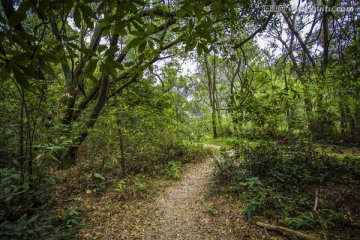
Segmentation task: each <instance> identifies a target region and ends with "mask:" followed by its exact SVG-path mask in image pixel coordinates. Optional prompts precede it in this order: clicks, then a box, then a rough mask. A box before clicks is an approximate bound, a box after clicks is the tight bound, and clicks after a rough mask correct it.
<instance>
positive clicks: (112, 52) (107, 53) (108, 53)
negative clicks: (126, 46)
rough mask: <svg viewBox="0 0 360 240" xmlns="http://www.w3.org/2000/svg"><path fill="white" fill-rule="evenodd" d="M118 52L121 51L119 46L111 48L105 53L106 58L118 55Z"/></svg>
mask: <svg viewBox="0 0 360 240" xmlns="http://www.w3.org/2000/svg"><path fill="white" fill-rule="evenodd" d="M118 50H119V49H118V47H117V46H112V47H110V48H109V49H108V50H106V51H105V54H104V56H106V57H107V56H110V55H112V54H114V53H116V52H117V51H118Z"/></svg>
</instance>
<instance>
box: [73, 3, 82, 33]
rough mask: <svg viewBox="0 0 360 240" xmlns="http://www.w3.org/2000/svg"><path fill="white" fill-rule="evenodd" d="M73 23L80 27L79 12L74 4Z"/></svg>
mask: <svg viewBox="0 0 360 240" xmlns="http://www.w3.org/2000/svg"><path fill="white" fill-rule="evenodd" d="M74 23H75V26H76V27H78V28H80V27H81V14H80V9H79V7H78V6H76V7H75V9H74Z"/></svg>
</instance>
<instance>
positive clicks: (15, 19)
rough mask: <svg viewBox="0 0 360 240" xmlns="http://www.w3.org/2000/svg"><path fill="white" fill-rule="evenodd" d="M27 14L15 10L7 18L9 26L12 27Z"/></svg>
mask: <svg viewBox="0 0 360 240" xmlns="http://www.w3.org/2000/svg"><path fill="white" fill-rule="evenodd" d="M26 17H27V15H26V12H21V11H19V10H18V11H17V12H16V13H15V14H13V15H12V16H11V17H10V19H9V26H10V27H13V26H15V25H17V24H19V23H21V22H23V21H24V20H25V19H26Z"/></svg>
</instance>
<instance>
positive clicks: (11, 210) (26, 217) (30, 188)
mask: <svg viewBox="0 0 360 240" xmlns="http://www.w3.org/2000/svg"><path fill="white" fill-rule="evenodd" d="M0 178H1V181H0V196H1V197H0V239H74V238H75V236H76V231H77V230H78V229H79V227H81V226H80V225H81V224H80V212H76V213H77V214H76V215H75V213H74V211H76V210H74V209H73V210H72V212H67V211H63V214H55V212H53V209H52V200H51V195H52V190H53V186H54V184H55V183H56V180H57V179H56V178H55V177H54V176H53V175H49V174H45V173H42V172H41V171H39V170H38V169H36V168H35V169H34V171H33V174H32V175H31V180H30V179H28V178H29V177H28V178H26V177H25V178H24V179H23V176H22V174H21V172H18V171H16V170H14V169H7V168H2V169H0Z"/></svg>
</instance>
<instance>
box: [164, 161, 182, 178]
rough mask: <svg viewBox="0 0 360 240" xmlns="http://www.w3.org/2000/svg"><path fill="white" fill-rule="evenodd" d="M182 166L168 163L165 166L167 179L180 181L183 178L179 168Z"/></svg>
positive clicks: (177, 163)
mask: <svg viewBox="0 0 360 240" xmlns="http://www.w3.org/2000/svg"><path fill="white" fill-rule="evenodd" d="M180 167H181V164H180V163H179V162H173V161H171V162H168V164H167V165H166V166H165V170H164V175H165V177H166V178H169V179H174V180H179V179H180V178H181V174H180V172H179V168H180Z"/></svg>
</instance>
